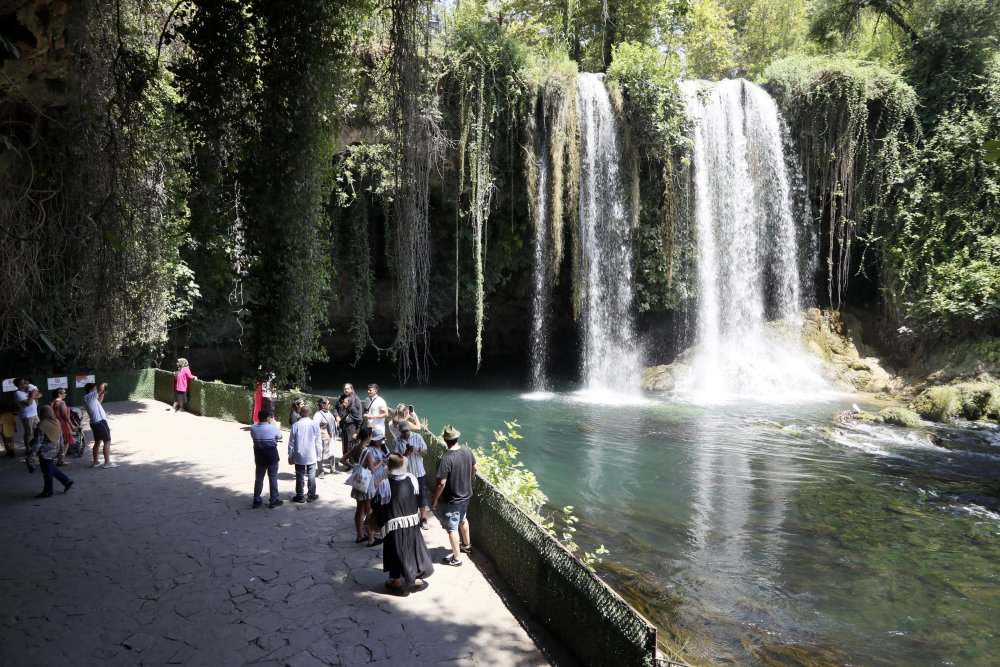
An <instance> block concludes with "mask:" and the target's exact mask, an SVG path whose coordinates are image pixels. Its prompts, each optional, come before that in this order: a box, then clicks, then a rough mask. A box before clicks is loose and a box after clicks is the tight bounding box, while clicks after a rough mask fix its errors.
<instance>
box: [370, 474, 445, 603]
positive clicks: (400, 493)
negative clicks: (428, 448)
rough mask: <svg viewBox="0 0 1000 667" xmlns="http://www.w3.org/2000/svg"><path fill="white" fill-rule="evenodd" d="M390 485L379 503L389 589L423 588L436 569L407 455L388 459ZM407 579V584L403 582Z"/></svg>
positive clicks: (399, 592) (400, 592)
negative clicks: (429, 550) (420, 526)
mask: <svg viewBox="0 0 1000 667" xmlns="http://www.w3.org/2000/svg"><path fill="white" fill-rule="evenodd" d="M388 466H389V479H388V489H383V490H382V491H381V492H380V498H379V500H380V501H381V502H380V504H379V506H378V510H377V512H378V514H379V517H378V518H379V524H380V525H381V527H382V528H381V530H380V532H379V535H380V536H381V538H382V540H383V546H382V570H383V571H385V572H388V573H389V580H388V581H387V582H385V586H386V588H388V589H389V592H391V593H395V594H397V595H408V594H409V591H410V590H423V589H424V588H426V587H427V582H426V581H424V580H425V579H426V578H427V577H429V576H431V575H432V574H433V573H434V563H433V561H432V560H431V554H430V552H428V551H427V543H426V542H424V536H423V534H422V533H421V532H420V529H419V527H418V526H419V525H420V513H419V511H418V507H419V502H418V499H419V498H420V485H419V484H418V483H417V478H416V477H414V476H413V475H412V474H411V473H409V472H407V470H406V468H407V463H406V457H405V456H402V455H400V454H390V455H389V459H388ZM404 580H405V582H406V586H407V587H409V588H407V587H404V586H403V582H404Z"/></svg>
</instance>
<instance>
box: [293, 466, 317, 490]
mask: <svg viewBox="0 0 1000 667" xmlns="http://www.w3.org/2000/svg"><path fill="white" fill-rule="evenodd" d="M306 475H308V476H309V495H310V496H315V495H316V464H315V463H310V464H308V465H299V464H298V463H296V464H295V495H296V497H298V496H301V495H302V482H303V481H304V479H303V478H304V477H305V476H306Z"/></svg>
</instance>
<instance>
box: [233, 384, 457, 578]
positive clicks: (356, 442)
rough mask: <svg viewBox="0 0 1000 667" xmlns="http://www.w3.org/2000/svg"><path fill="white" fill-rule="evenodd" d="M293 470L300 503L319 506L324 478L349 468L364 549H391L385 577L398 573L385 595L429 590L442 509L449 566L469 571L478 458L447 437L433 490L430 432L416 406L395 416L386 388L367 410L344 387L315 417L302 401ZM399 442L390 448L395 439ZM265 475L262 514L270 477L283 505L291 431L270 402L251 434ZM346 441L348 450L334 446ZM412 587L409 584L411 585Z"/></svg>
mask: <svg viewBox="0 0 1000 667" xmlns="http://www.w3.org/2000/svg"><path fill="white" fill-rule="evenodd" d="M288 422H289V426H290V433H289V436H288V445H287V458H288V465H293V466H295V495H294V496H292V499H291V500H292V502H295V503H310V502H313V501H315V500H316V499H318V498H319V494H318V493H317V487H316V479H317V477H319V478H322V477H325V476H326V475H327V474H332V475H336V474H338V473H340V472H341V468H342V469H343V470H344V471H347V470H350V471H351V476H350V477H349V478H348V482H347V483H349V484H350V485H351V487H352V489H351V497H352V498H353V499H354V500H355V502H356V508H355V511H354V526H355V530H356V533H357V538H356V540H355V542H356V543H358V544H361V543H365V544H367V546H369V547H372V546H377V545H379V544H381V545H383V569H384V570H385V571H386V572H388V573H389V580H388V581H387V582H386V587H387V588H388V589H389V590H390V592H393V593H396V594H400V595H405V594H408V592H409V590H421V589H422V588H423V587H425V586H426V582H424V579H425V578H426V577H427V576H429V575H430V574H431V573H432V572H433V571H434V566H433V564H432V559H431V557H430V554H429V552H428V551H427V545H426V543H425V541H424V538H423V535H422V534H421V532H420V531H421V530H428V529H429V528H430V525H429V524H428V521H427V518H428V514H429V513H430V512H431V511H434V510H436V509H437V507H438V506H439V505H440V506H441V508H442V512H443V514H442V516H443V525H444V527H445V530H446V531H447V532H448V537H449V540H450V543H451V553H449V554H448V555H447V556H446V557H445V558H444V559H443V561H442V562H443V563H444V564H446V565H449V566H460V565H462V554H463V553H465V554H467V553H469V552H470V551H471V549H472V545H471V540H470V533H469V521H468V518H467V516H466V513H467V511H468V506H469V501H470V500H471V499H472V481H473V479H474V477H475V474H476V460H475V456H474V455H473V454H472V451H471V450H470V449H469V448H468V447H464V446H462V445H460V444H459V442H458V439H459V437H460V436H461V433H460V432H459V431H458V430H457V429H455V428H454V427H453V426H450V425H449V426H447V427H445V429H444V431H443V432H442V434H441V437H442V439H443V440H444V441H445V444H446V445H447V450H446V451H445V453H444V454H443V456H442V458H441V460H440V462H439V464H438V474H437V481H436V484H435V486H434V490H433V492H432V491H431V489H430V486H429V485H428V482H427V474H426V469H425V468H424V457H425V456H426V455H427V443H426V441H425V440H424V438H423V436H421V435H420V430H421V429H422V425H421V422H420V419H419V417H418V416H417V414H416V412H415V411H414V410H413V406H412V405H406V404H403V403H401V404H399V405H397V406H396V408H395V410H394V413H393V416H392V417H391V419H390V413H389V408H388V405H387V403H386V402H385V399H383V398H382V397H381V396H379V387H378V385H377V384H370V385H368V399H367V400H365V401H364V402H362V401H361V400H360V399H359V398H358V397H357V396H356V395H355V393H354V386H353V385H351V384H349V383H348V384H345V385H344V388H343V393H341V395H340V396H339V397H338V398H337V400H336V405H335V406H333V405H331V402H330V400H329V399H327V398H320V399H319V401H318V402H317V405H316V411H315V413H313V412H312V411H311V410H310V408H309V406H308V405H306V404H305V402H304V401H303V400H302V399H296V400H295V401H293V402H292V406H291V409H290V412H289V416H288ZM387 432H388V433H389V434H390V435H391V436H392V439H391V443H390V441H389V439H388V438H387V437H386V433H387ZM250 435H251V438H252V439H253V448H254V462H255V465H256V475H255V479H254V491H253V505H252V506H253V508H258V507H261V506H262V505H263V504H264V498H263V496H262V492H263V488H264V476H265V475H266V476H267V478H268V483H269V499H268V501H269V502H268V507H271V508H273V507H278V506H279V505H282V504H283V503H284V501H283V500H282V499H281V497H280V495H279V493H278V468H279V465H280V462H281V456H280V454H279V451H278V445H279V443H280V442H281V440H282V433H281V430H280V428H279V426H278V422H277V419H276V418H275V415H274V412H273V407H272V405H269V404H267V403H265V404H264V405H263V406H262V408H261V409H260V411H259V412H258V414H257V423H256V424H254V425H253V426H251V427H250ZM338 441H339V442H340V451H339V452H336V449H337V447H336V446H335V445H334V444H333V443H336V442H338ZM404 582H405V585H404Z"/></svg>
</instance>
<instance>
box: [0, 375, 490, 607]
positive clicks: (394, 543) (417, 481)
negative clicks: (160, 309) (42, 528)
mask: <svg viewBox="0 0 1000 667" xmlns="http://www.w3.org/2000/svg"><path fill="white" fill-rule="evenodd" d="M174 378H175V380H174V390H175V391H174V403H173V405H172V406H171V407H170V408H167V410H169V411H173V412H178V411H182V410H184V408H185V406H186V404H187V401H188V394H187V391H188V386H189V383H190V381H191V380H192V379H196V377H195V376H194V375H193V374H192V373H191V369H190V366H189V364H188V362H187V360H185V359H178V360H177V370H176V371H175V373H174ZM15 384H16V385H17V391H16V392H14V405H5V406H4V408H3V410H2V412H0V427H2V429H0V430H2V433H3V443H4V447H5V448H6V454H7V456H9V457H14V456H16V451H15V447H16V446H15V444H14V440H15V434H16V430H17V423H16V422H15V414H16V415H17V416H18V417H19V418H20V424H21V430H22V437H23V442H24V447H25V462H26V464H27V468H28V471H29V472H34V471H35V464H36V462H37V464H38V467H40V468H41V472H42V478H43V488H42V492H41V493H40V494H38V496H37V497H39V498H47V497H50V496H51V495H52V494H53V482H54V481H59V482H60V483H61V484H62V485H63V489H64V492H67V491H69V490H70V488H71V487H72V486H73V483H74V482H73V480H72V479H70V478H69V477H68V476H67V475H66V474H65V473H64V472H63V471H62V470H60V468H62V467H64V466H66V465H68V463H69V460H68V459H67V453H68V452H69V450H70V447H71V446H76V447H78V448H79V449H78V452H77V453H78V455H81V456H82V453H83V452H84V451H85V448H84V447H83V433H82V419H80V418H79V417H77V416H76V415H75V414H74V411H73V410H71V409H70V408H69V406H68V405H67V403H66V389H64V388H60V389H55V390H53V392H52V395H51V399H50V402H49V403H47V404H44V403H43V398H42V392H41V391H39V389H38V387H36V386H35V385H33V384H31V383H30V381H29V379H28V378H26V377H20V378H17V380H16V381H15ZM84 391H85V395H84V397H83V402H84V406H85V408H86V411H87V413H88V415H89V417H90V428H91V430H92V432H93V436H94V444H93V449H92V452H93V462H92V464H91V467H93V468H98V467H99V468H105V469H111V468H117V467H118V464H117V463H113V462H112V461H111V429H110V427H109V426H108V419H107V414H106V413H105V411H104V406H103V403H104V397H105V395H106V393H107V391H108V383H106V382H105V383H102V384H100V385H98V384H96V383H94V382H89V383H87V384H86V385H85V387H84ZM258 393H260V392H258ZM256 422H257V423H255V424H254V425H253V426H251V427H250V435H251V437H252V439H253V450H254V462H255V467H256V474H255V479H254V491H253V508H258V507H261V506H262V505H263V504H264V499H263V497H262V492H263V484H264V477H265V476H267V478H268V483H269V498H268V507H271V508H274V507H278V506H280V505H282V504H283V503H284V501H283V500H282V498H281V497H280V495H279V493H278V468H279V465H280V463H281V456H280V454H279V450H278V444H279V443H280V442H281V441H282V440H283V435H282V432H281V429H280V427H279V424H278V420H277V419H276V416H275V414H274V407H273V402H272V401H270V400H265V401H264V402H263V403H261V407H260V410H259V411H258V412H257V414H256ZM288 427H289V434H288V444H287V459H288V465H291V466H294V467H295V495H294V496H292V498H291V500H292V502H294V503H311V502H313V501H315V500H317V499H318V498H319V494H318V493H317V486H316V480H317V478H324V477H326V476H327V475H338V474H339V473H341V472H342V471H351V475H350V477H349V478H348V483H350V484H351V487H352V489H351V498H353V499H354V501H355V502H356V507H355V512H354V526H355V529H356V533H357V537H356V540H355V542H356V543H358V544H361V543H364V544H366V545H367V546H369V547H372V546H377V545H380V544H381V545H383V561H384V565H383V569H384V570H385V571H386V572H388V573H389V580H388V581H387V582H386V586H387V588H388V589H389V590H390V592H392V593H395V594H399V595H405V594H408V592H409V591H410V590H420V589H422V588H423V587H425V586H426V582H425V581H424V579H425V578H426V577H428V576H429V575H430V574H431V573H432V572H433V571H434V566H433V563H432V559H431V557H430V554H429V552H428V550H427V545H426V542H425V541H424V538H423V535H422V533H421V531H422V530H429V529H430V525H429V523H428V515H429V514H430V513H431V512H433V511H435V510H437V508H438V507H439V506H440V507H441V510H442V514H441V516H442V524H443V526H444V528H445V530H446V531H447V533H448V538H449V541H450V546H451V553H449V554H448V555H447V556H446V557H445V558H444V559H443V560H442V562H443V563H444V564H445V565H449V566H453V567H455V566H460V565H462V562H463V561H462V556H463V554H468V553H470V551H471V549H472V546H471V540H470V533H469V521H468V518H467V517H466V513H467V511H468V506H469V501H470V500H471V498H472V482H473V479H474V478H475V475H476V460H475V457H474V456H473V454H472V451H471V450H470V449H469V448H468V447H465V446H462V445H460V444H459V442H458V439H459V437H460V436H461V433H460V432H459V431H458V430H457V429H455V428H454V427H453V426H451V425H449V426H446V427H445V429H444V431H443V432H442V433H441V438H442V439H443V440H444V441H445V444H446V446H447V450H446V451H445V452H444V454H443V455H442V457H441V460H440V462H439V464H438V471H437V478H436V482H435V484H434V486H433V489H432V488H431V486H430V484H429V483H428V480H427V473H426V469H425V467H424V457H425V456H426V455H427V443H426V441H425V440H424V438H423V436H422V435H421V434H420V431H421V430H422V428H423V426H422V424H421V422H420V418H419V417H418V416H417V414H416V412H415V411H414V409H413V406H412V405H406V404H403V403H401V404H399V405H397V406H396V407H395V409H394V411H393V412H392V414H391V416H390V412H389V407H388V404H387V403H386V401H385V399H383V398H382V397H381V396H380V395H379V387H378V385H377V384H374V383H373V384H370V385H368V398H367V399H366V400H365V401H362V400H360V399H359V397H358V396H357V395H355V392H354V386H353V385H351V384H350V383H347V384H345V385H344V387H343V392H342V393H341V395H340V396H339V397H338V398H337V399H336V401H335V402H331V401H330V399H328V398H325V397H323V398H320V399H319V400H318V402H317V404H316V406H315V412H313V411H312V410H311V408H310V406H308V405H306V404H305V402H304V401H303V400H302V399H301V398H299V399H295V400H294V401H293V402H292V406H291V409H290V411H289V415H288ZM387 434H388V435H391V436H392V437H391V440H390V439H389V438H388V437H387ZM337 443H339V447H338V446H337ZM338 450H339V451H338ZM102 454H103V462H102V461H101V455H102Z"/></svg>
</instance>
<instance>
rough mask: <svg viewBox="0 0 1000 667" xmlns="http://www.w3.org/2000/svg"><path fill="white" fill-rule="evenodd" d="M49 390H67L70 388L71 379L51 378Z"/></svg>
mask: <svg viewBox="0 0 1000 667" xmlns="http://www.w3.org/2000/svg"><path fill="white" fill-rule="evenodd" d="M48 385H49V390H50V391H51V390H52V389H67V388H68V387H69V378H67V377H65V376H64V377H61V378H49V379H48Z"/></svg>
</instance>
